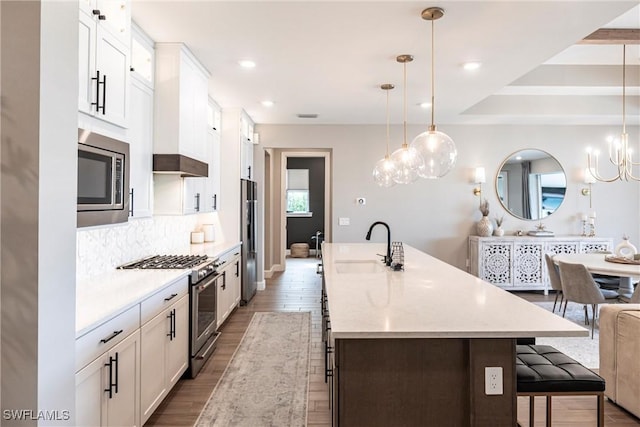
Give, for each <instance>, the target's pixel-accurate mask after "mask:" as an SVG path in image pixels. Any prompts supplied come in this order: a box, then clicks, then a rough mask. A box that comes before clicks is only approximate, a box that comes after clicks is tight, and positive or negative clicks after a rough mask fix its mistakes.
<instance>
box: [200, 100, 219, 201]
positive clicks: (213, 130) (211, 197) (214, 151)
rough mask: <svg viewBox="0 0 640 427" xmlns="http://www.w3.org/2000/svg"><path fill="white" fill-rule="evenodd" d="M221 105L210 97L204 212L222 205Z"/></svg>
mask: <svg viewBox="0 0 640 427" xmlns="http://www.w3.org/2000/svg"><path fill="white" fill-rule="evenodd" d="M221 114H222V110H221V109H220V106H219V105H218V104H217V103H216V102H215V101H214V100H213V99H211V98H209V108H208V114H207V163H209V176H208V177H207V179H206V182H205V191H204V199H203V200H202V208H203V212H214V211H217V210H218V206H220V167H221V162H220V154H221V153H220V130H221V121H222V120H221V119H222V118H221Z"/></svg>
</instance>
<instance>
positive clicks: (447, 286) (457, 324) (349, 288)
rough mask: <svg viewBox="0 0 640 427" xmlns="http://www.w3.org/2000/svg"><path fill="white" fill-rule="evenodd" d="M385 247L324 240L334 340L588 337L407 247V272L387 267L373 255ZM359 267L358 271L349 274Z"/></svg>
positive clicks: (559, 319)
mask: <svg viewBox="0 0 640 427" xmlns="http://www.w3.org/2000/svg"><path fill="white" fill-rule="evenodd" d="M385 251H386V245H385V244H379V243H324V244H323V247H322V257H323V272H324V280H325V286H326V292H327V297H328V304H329V314H330V316H331V333H332V335H333V337H334V338H466V337H468V338H518V337H542V336H588V334H589V332H588V331H587V330H586V329H585V328H583V327H581V326H578V325H576V324H575V323H572V322H570V321H568V320H565V319H563V318H562V317H560V316H557V315H555V314H553V313H551V312H549V311H547V310H545V309H543V308H541V307H538V306H536V305H535V304H532V303H530V302H528V301H525V300H524V299H522V298H520V297H518V296H516V295H512V294H511V293H509V292H507V291H505V290H502V289H500V288H498V287H496V286H494V285H492V284H490V283H487V282H485V281H483V280H481V279H479V278H477V277H475V276H472V275H470V274H468V273H467V272H464V271H462V270H460V269H458V268H455V267H453V266H451V265H449V264H447V263H445V262H442V261H440V260H438V259H437V258H434V257H432V256H430V255H427V254H425V253H423V252H420V251H418V250H417V249H414V248H412V247H410V246H408V245H404V258H405V266H404V268H405V270H404V271H391V270H390V269H389V268H386V267H384V265H383V264H382V263H381V262H380V261H379V260H380V258H381V257H380V256H377V255H376V254H383V253H385ZM358 261H360V262H358ZM361 261H365V262H364V263H363V262H361ZM370 261H375V262H377V263H378V264H380V266H382V267H384V269H379V268H378V270H380V271H378V272H366V271H367V270H373V266H372V263H371V262H370ZM358 269H360V270H361V271H360V272H354V273H351V272H350V271H351V270H353V271H355V270H358ZM339 271H341V272H339Z"/></svg>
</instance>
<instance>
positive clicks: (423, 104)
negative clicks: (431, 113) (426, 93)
mask: <svg viewBox="0 0 640 427" xmlns="http://www.w3.org/2000/svg"><path fill="white" fill-rule="evenodd" d="M418 105H419V106H420V108H424V109H425V110H426V109H428V108H431V103H430V102H421V103H420V104H418Z"/></svg>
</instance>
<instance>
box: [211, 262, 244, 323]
mask: <svg viewBox="0 0 640 427" xmlns="http://www.w3.org/2000/svg"><path fill="white" fill-rule="evenodd" d="M220 273H221V275H220V277H219V278H218V279H217V282H216V285H217V287H218V288H217V294H216V298H217V299H216V325H217V327H218V328H219V327H220V326H221V325H222V324H223V323H224V321H225V320H226V319H227V317H229V315H230V314H231V312H232V311H233V309H234V308H236V306H237V305H238V304H239V303H240V286H241V283H240V282H241V280H240V274H241V268H240V251H239V250H237V251H236V252H234V253H233V255H232V258H231V259H230V260H229V261H228V262H227V264H226V267H225V268H223V269H222V270H221V271H220Z"/></svg>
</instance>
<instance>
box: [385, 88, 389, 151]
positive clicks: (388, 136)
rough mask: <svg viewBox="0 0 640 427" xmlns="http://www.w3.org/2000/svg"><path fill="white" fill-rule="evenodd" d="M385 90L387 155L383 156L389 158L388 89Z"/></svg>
mask: <svg viewBox="0 0 640 427" xmlns="http://www.w3.org/2000/svg"><path fill="white" fill-rule="evenodd" d="M386 92H387V155H386V156H385V158H389V139H390V137H389V89H387V90H386Z"/></svg>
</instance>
